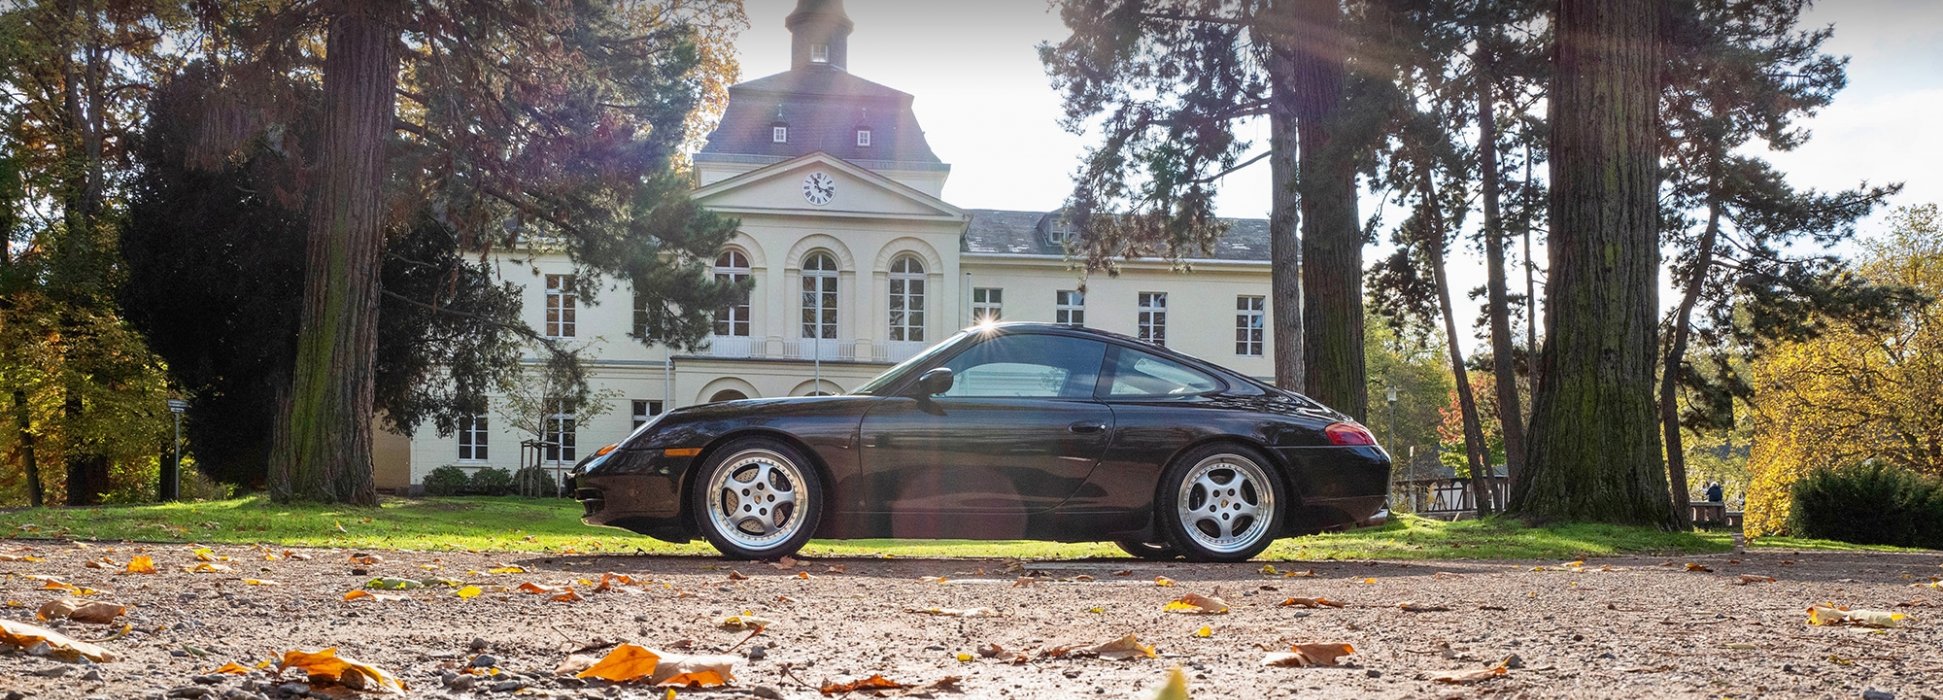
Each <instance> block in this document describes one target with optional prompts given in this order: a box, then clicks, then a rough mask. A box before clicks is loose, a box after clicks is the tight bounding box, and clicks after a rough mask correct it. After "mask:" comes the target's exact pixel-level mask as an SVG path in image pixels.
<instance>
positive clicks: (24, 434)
mask: <svg viewBox="0 0 1943 700" xmlns="http://www.w3.org/2000/svg"><path fill="white" fill-rule="evenodd" d="M13 414H14V425H15V426H16V427H17V428H19V430H20V463H21V465H22V466H23V467H25V468H26V472H27V505H30V506H33V507H35V508H39V507H41V506H42V505H44V504H45V503H46V500H47V496H46V494H45V492H43V491H42V490H41V481H40V462H39V461H37V460H36V458H35V456H34V418H33V411H32V409H31V408H29V406H28V405H27V392H25V391H22V390H20V389H15V390H14V392H13Z"/></svg>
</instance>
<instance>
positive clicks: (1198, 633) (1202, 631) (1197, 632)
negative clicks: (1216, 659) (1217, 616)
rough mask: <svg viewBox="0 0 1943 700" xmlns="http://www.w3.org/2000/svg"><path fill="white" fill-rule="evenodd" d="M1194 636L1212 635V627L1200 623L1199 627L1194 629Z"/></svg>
mask: <svg viewBox="0 0 1943 700" xmlns="http://www.w3.org/2000/svg"><path fill="white" fill-rule="evenodd" d="M1194 636H1196V637H1200V638H1202V639H1207V638H1209V637H1212V636H1214V627H1212V626H1209V625H1201V629H1198V630H1194Z"/></svg>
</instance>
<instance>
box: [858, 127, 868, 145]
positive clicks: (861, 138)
mask: <svg viewBox="0 0 1943 700" xmlns="http://www.w3.org/2000/svg"><path fill="white" fill-rule="evenodd" d="M857 145H859V146H868V145H870V130H869V129H858V130H857Z"/></svg>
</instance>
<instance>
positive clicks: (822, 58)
mask: <svg viewBox="0 0 1943 700" xmlns="http://www.w3.org/2000/svg"><path fill="white" fill-rule="evenodd" d="M810 62H811V63H829V62H830V45H829V44H810Z"/></svg>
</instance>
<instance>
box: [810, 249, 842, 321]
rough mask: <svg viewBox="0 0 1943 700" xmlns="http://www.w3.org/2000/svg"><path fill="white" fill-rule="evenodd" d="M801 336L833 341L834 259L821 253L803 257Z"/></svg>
mask: <svg viewBox="0 0 1943 700" xmlns="http://www.w3.org/2000/svg"><path fill="white" fill-rule="evenodd" d="M802 306H803V337H805V338H821V339H824V340H836V337H837V259H836V258H835V257H834V256H832V255H830V254H829V253H825V252H822V251H817V252H815V253H811V254H809V256H808V257H805V258H803V303H802Z"/></svg>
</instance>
